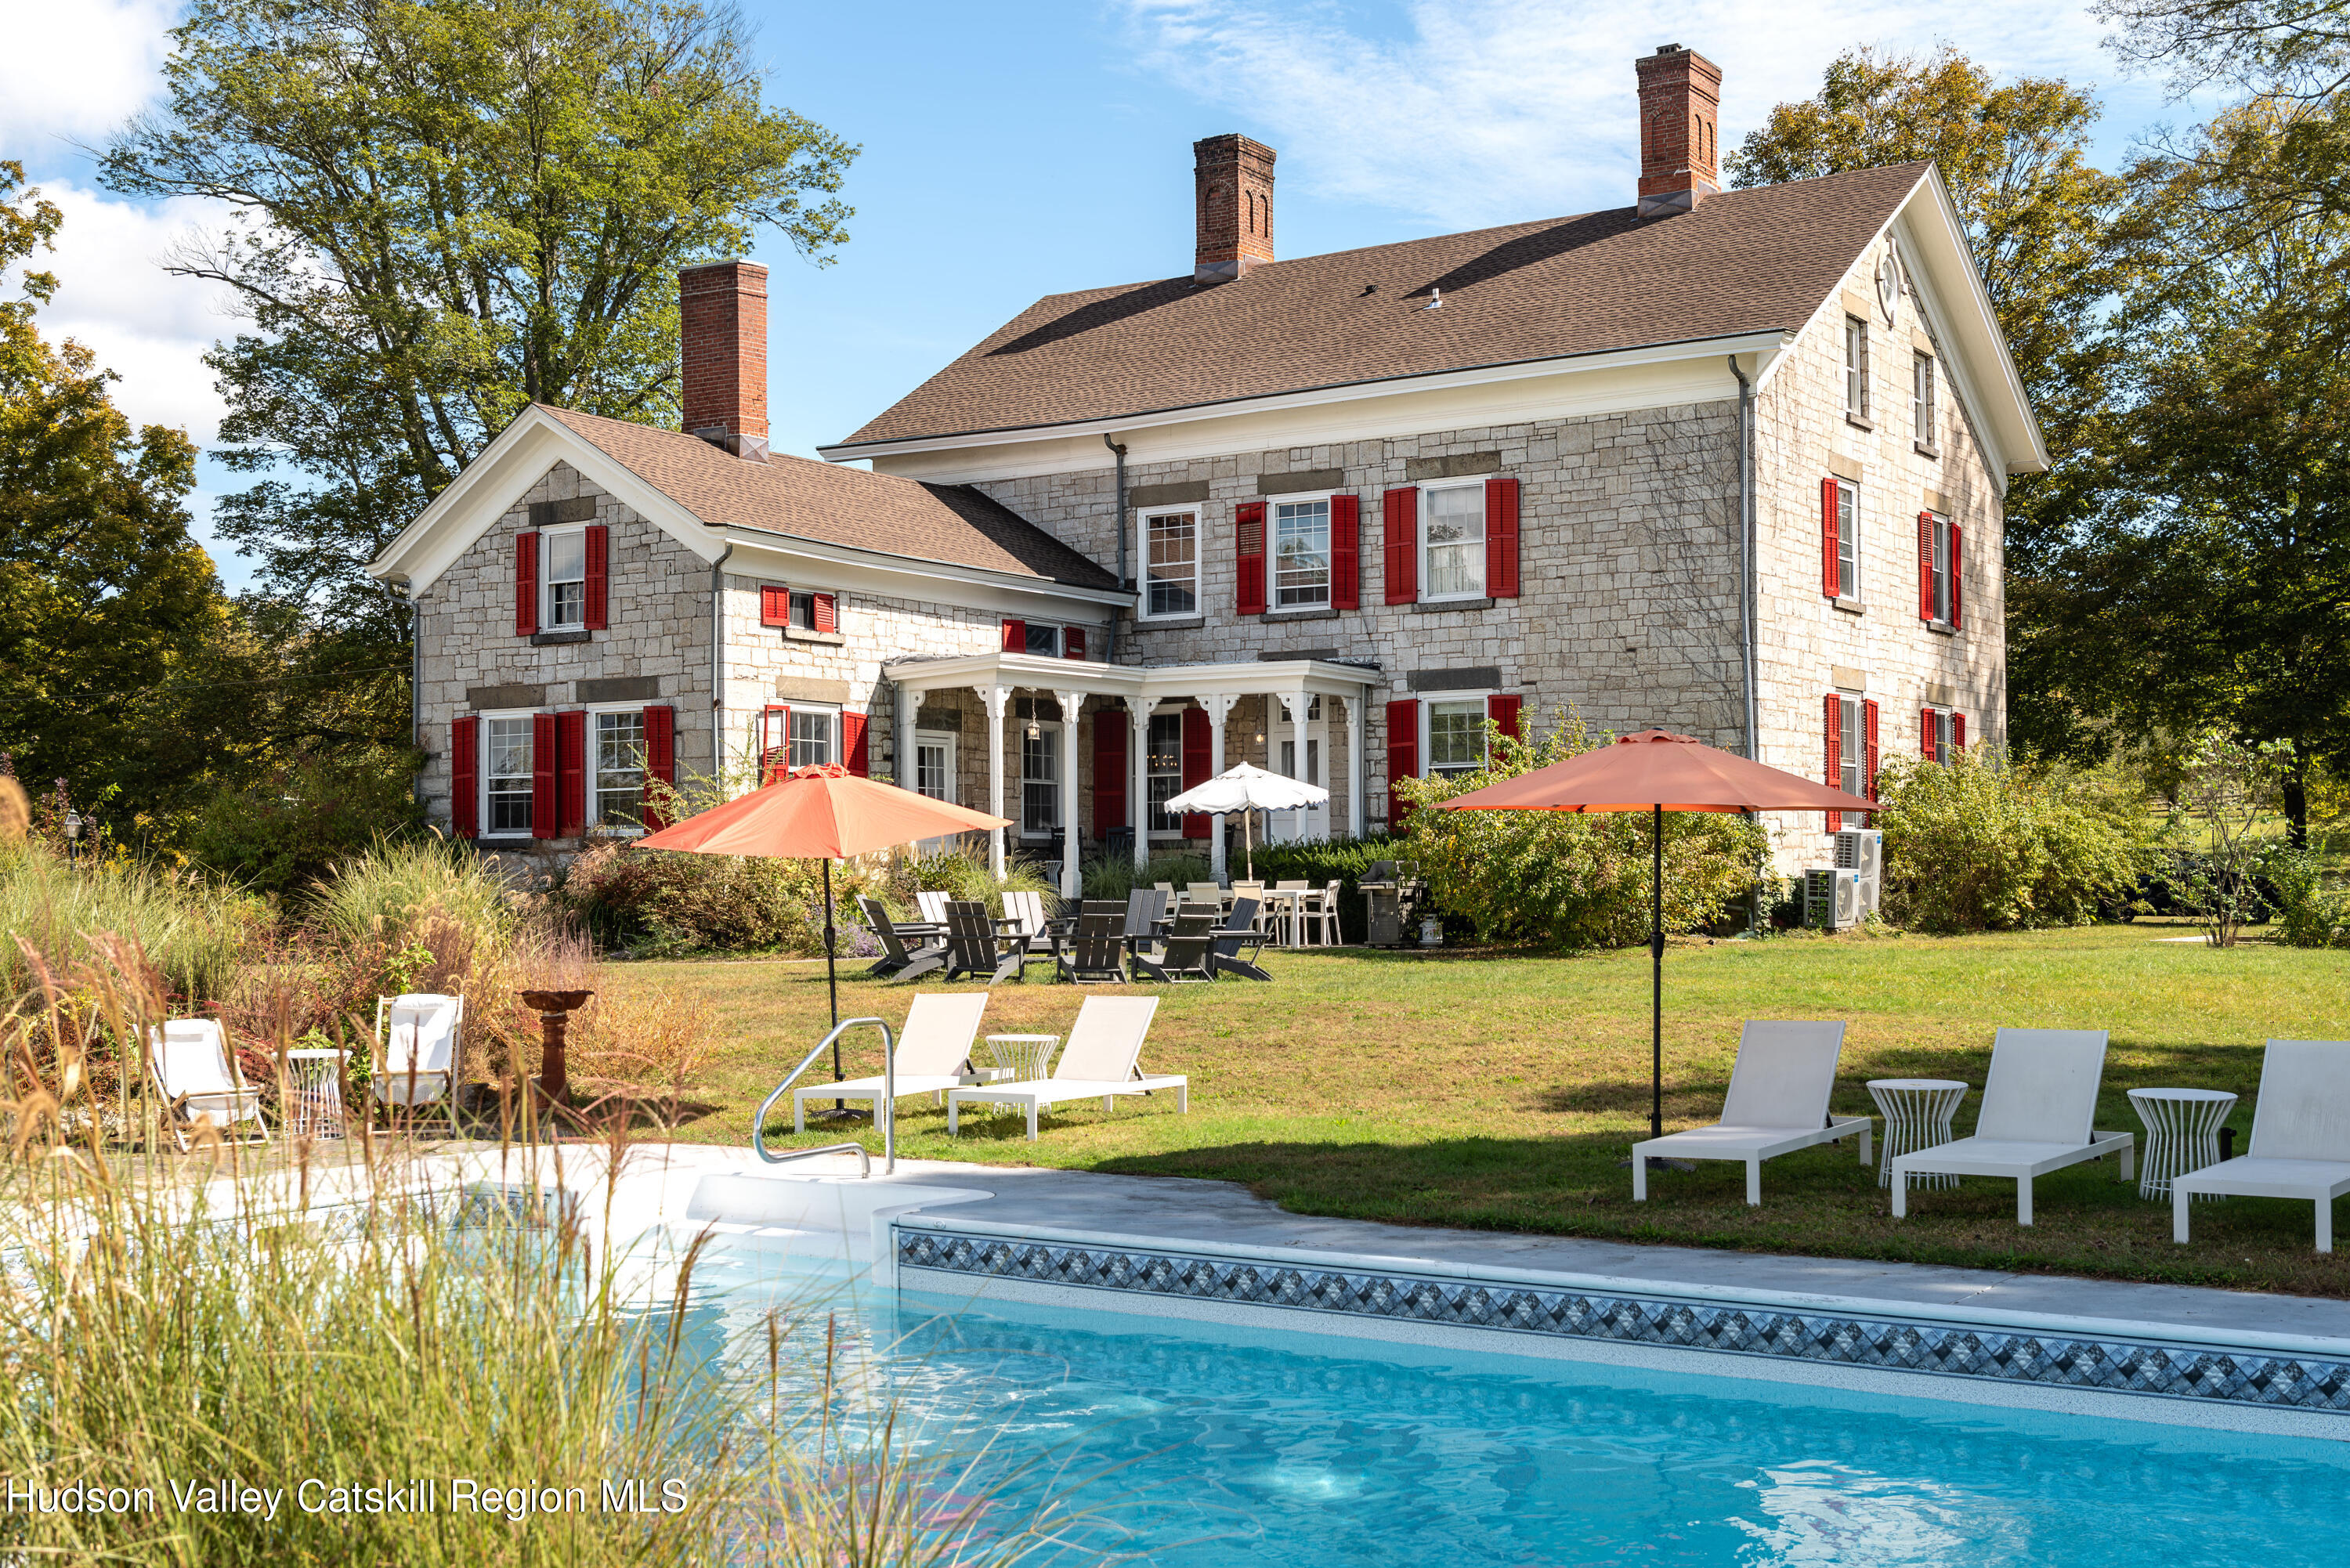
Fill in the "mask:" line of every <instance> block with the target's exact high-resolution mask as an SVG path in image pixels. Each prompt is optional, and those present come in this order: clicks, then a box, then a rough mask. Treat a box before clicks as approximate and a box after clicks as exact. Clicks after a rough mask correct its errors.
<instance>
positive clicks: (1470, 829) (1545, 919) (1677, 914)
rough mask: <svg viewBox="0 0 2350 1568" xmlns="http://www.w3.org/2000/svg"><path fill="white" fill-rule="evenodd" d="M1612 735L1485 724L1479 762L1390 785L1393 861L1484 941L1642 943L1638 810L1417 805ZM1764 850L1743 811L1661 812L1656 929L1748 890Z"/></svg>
mask: <svg viewBox="0 0 2350 1568" xmlns="http://www.w3.org/2000/svg"><path fill="white" fill-rule="evenodd" d="M1613 740H1614V737H1613V736H1611V735H1604V734H1603V735H1599V736H1596V737H1595V736H1594V735H1593V733H1592V732H1591V730H1590V729H1589V727H1588V726H1587V725H1586V724H1585V723H1584V722H1583V721H1582V720H1581V719H1580V718H1577V717H1575V716H1574V715H1572V714H1570V715H1568V716H1566V717H1565V718H1564V719H1562V720H1561V721H1560V722H1557V723H1556V724H1555V725H1554V727H1553V728H1552V729H1551V731H1550V732H1549V733H1548V734H1546V735H1544V736H1541V737H1540V738H1538V739H1536V740H1534V741H1532V742H1526V741H1521V740H1519V739H1517V738H1516V737H1514V736H1509V735H1504V734H1503V733H1502V732H1500V730H1499V729H1498V727H1492V726H1490V725H1489V747H1488V754H1489V758H1490V761H1489V762H1488V763H1487V765H1486V766H1485V767H1484V768H1483V769H1482V770H1480V771H1479V772H1477V773H1474V774H1467V775H1466V776H1464V777H1461V778H1458V779H1441V778H1428V779H1404V780H1399V781H1398V784H1397V793H1398V794H1399V795H1400V796H1401V797H1402V799H1403V800H1404V801H1405V802H1406V803H1407V804H1408V805H1409V806H1410V807H1411V808H1412V809H1411V815H1410V817H1409V823H1408V826H1407V828H1406V830H1405V834H1404V836H1403V839H1402V840H1401V841H1400V842H1399V843H1398V844H1396V845H1395V846H1393V847H1394V848H1395V850H1396V851H1398V852H1399V853H1398V857H1399V858H1402V859H1407V860H1417V861H1418V862H1419V869H1420V875H1421V876H1422V877H1425V878H1426V879H1427V881H1428V886H1429V893H1430V897H1431V898H1433V899H1434V900H1435V902H1436V905H1437V908H1438V909H1441V910H1442V911H1443V912H1444V913H1446V914H1448V915H1452V916H1456V917H1459V918H1461V919H1465V920H1467V921H1468V922H1469V924H1470V925H1471V928H1472V929H1474V930H1475V931H1476V932H1477V934H1478V935H1479V936H1480V937H1481V938H1482V939H1483V940H1487V941H1518V942H1529V943H1532V944H1534V945H1535V946H1538V947H1544V948H1550V949H1553V950H1569V951H1571V950H1579V949H1586V948H1602V947H1627V946H1630V945H1633V944H1635V943H1638V942H1642V941H1645V940H1648V929H1649V919H1650V905H1649V899H1650V880H1651V856H1652V854H1653V845H1652V841H1651V839H1650V837H1649V832H1650V823H1649V820H1648V815H1647V814H1645V813H1633V812H1596V813H1592V814H1589V815H1582V814H1568V813H1563V812H1549V811H1434V810H1430V809H1429V808H1430V807H1431V806H1433V805H1436V804H1437V803H1438V802H1440V801H1446V800H1450V799H1451V798H1452V797H1453V796H1455V795H1459V794H1468V793H1469V792H1470V791H1471V790H1474V789H1482V788H1484V787H1485V786H1486V785H1488V784H1499V783H1500V782H1501V781H1502V780H1503V779H1507V778H1514V777H1516V776H1517V775H1518V774H1523V773H1529V772H1531V771H1533V770H1534V769H1535V768H1541V767H1548V766H1550V765H1551V764H1553V763H1561V762H1565V761H1566V760H1567V759H1568V758H1570V757H1574V756H1578V755H1580V754H1582V753H1585V752H1588V751H1593V750H1596V748H1597V747H1599V746H1602V745H1606V744H1609V743H1612V742H1613ZM1768 848H1769V839H1768V837H1767V836H1766V835H1765V834H1764V831H1763V828H1762V826H1760V825H1758V824H1756V823H1752V822H1749V821H1747V820H1746V819H1744V818H1743V817H1738V816H1731V815H1724V814H1720V813H1713V812H1689V811H1679V812H1676V811H1669V812H1667V813H1665V815H1664V850H1665V882H1664V918H1665V926H1666V929H1669V930H1687V929H1690V928H1691V927H1693V926H1702V925H1707V924H1710V923H1711V922H1712V921H1714V920H1717V919H1721V913H1722V911H1723V909H1725V908H1726V907H1727V906H1728V905H1729V904H1730V902H1731V900H1732V899H1734V898H1743V897H1745V896H1746V895H1747V894H1748V892H1749V891H1750V890H1751V889H1752V887H1753V885H1754V880H1755V877H1756V876H1757V875H1758V874H1759V873H1760V871H1761V868H1762V866H1763V857H1764V856H1765V854H1766V853H1767V851H1768ZM1378 858H1381V859H1385V858H1388V857H1386V856H1380V857H1378Z"/></svg>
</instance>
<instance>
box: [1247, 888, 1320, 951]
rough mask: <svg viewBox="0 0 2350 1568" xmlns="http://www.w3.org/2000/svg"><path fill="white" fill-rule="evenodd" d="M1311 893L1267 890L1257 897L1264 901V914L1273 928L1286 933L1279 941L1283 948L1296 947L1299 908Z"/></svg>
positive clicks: (1278, 889)
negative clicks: (1271, 922)
mask: <svg viewBox="0 0 2350 1568" xmlns="http://www.w3.org/2000/svg"><path fill="white" fill-rule="evenodd" d="M1313 891H1314V889H1313V888H1266V889H1265V890H1264V891H1263V893H1262V894H1261V895H1259V897H1261V898H1263V899H1264V903H1265V912H1266V913H1267V914H1268V915H1269V916H1271V917H1272V920H1273V923H1274V928H1275V929H1280V930H1284V932H1285V933H1286V934H1284V936H1282V937H1281V938H1280V939H1279V940H1280V944H1281V945H1282V946H1283V947H1285V948H1294V947H1295V946H1297V945H1298V942H1297V932H1298V920H1299V913H1298V911H1299V907H1300V904H1301V902H1302V901H1303V900H1304V899H1305V897H1306V896H1307V895H1308V894H1310V893H1312V892H1313Z"/></svg>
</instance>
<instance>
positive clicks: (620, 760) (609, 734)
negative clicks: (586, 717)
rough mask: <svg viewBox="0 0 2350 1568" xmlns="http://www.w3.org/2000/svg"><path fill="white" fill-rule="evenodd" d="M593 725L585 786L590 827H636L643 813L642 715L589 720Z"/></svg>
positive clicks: (636, 711)
mask: <svg viewBox="0 0 2350 1568" xmlns="http://www.w3.org/2000/svg"><path fill="white" fill-rule="evenodd" d="M590 722H592V723H593V724H594V725H595V732H594V736H593V740H592V744H593V747H594V750H593V752H592V753H591V755H590V765H591V766H592V767H593V768H594V769H595V774H594V777H593V778H592V779H590V781H589V783H588V786H587V787H588V789H589V791H590V792H591V794H590V800H591V809H590V810H589V812H588V814H587V820H588V822H589V823H590V824H592V825H594V826H600V827H618V828H630V827H636V826H639V825H640V824H641V823H642V821H643V820H644V811H645V714H644V710H643V709H641V708H631V709H629V710H627V711H623V712H619V713H597V714H594V715H592V716H591V718H590Z"/></svg>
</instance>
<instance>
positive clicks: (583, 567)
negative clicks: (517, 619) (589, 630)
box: [538, 528, 587, 631]
mask: <svg viewBox="0 0 2350 1568" xmlns="http://www.w3.org/2000/svg"><path fill="white" fill-rule="evenodd" d="M538 539H539V549H540V550H541V551H543V552H544V553H545V557H546V574H545V576H546V583H545V586H544V587H542V588H541V589H540V592H541V594H542V595H543V596H544V598H545V602H544V603H543V604H542V605H541V607H540V619H539V624H540V625H541V627H543V628H545V629H546V630H548V631H562V630H567V629H569V628H576V627H582V626H585V625H587V530H585V529H582V528H567V529H565V530H563V531H562V532H560V533H556V532H551V531H550V532H546V533H542V534H540V535H539V536H538Z"/></svg>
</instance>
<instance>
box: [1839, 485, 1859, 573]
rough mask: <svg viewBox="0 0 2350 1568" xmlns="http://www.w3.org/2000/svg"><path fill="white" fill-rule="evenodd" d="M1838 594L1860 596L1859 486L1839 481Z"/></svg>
mask: <svg viewBox="0 0 2350 1568" xmlns="http://www.w3.org/2000/svg"><path fill="white" fill-rule="evenodd" d="M1835 493H1836V537H1835V546H1836V597H1838V598H1840V599H1850V600H1853V601H1854V602H1856V603H1857V602H1858V601H1859V598H1860V486H1859V485H1857V484H1855V483H1853V482H1852V481H1851V480H1849V479H1839V480H1837V481H1836V487H1835Z"/></svg>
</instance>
